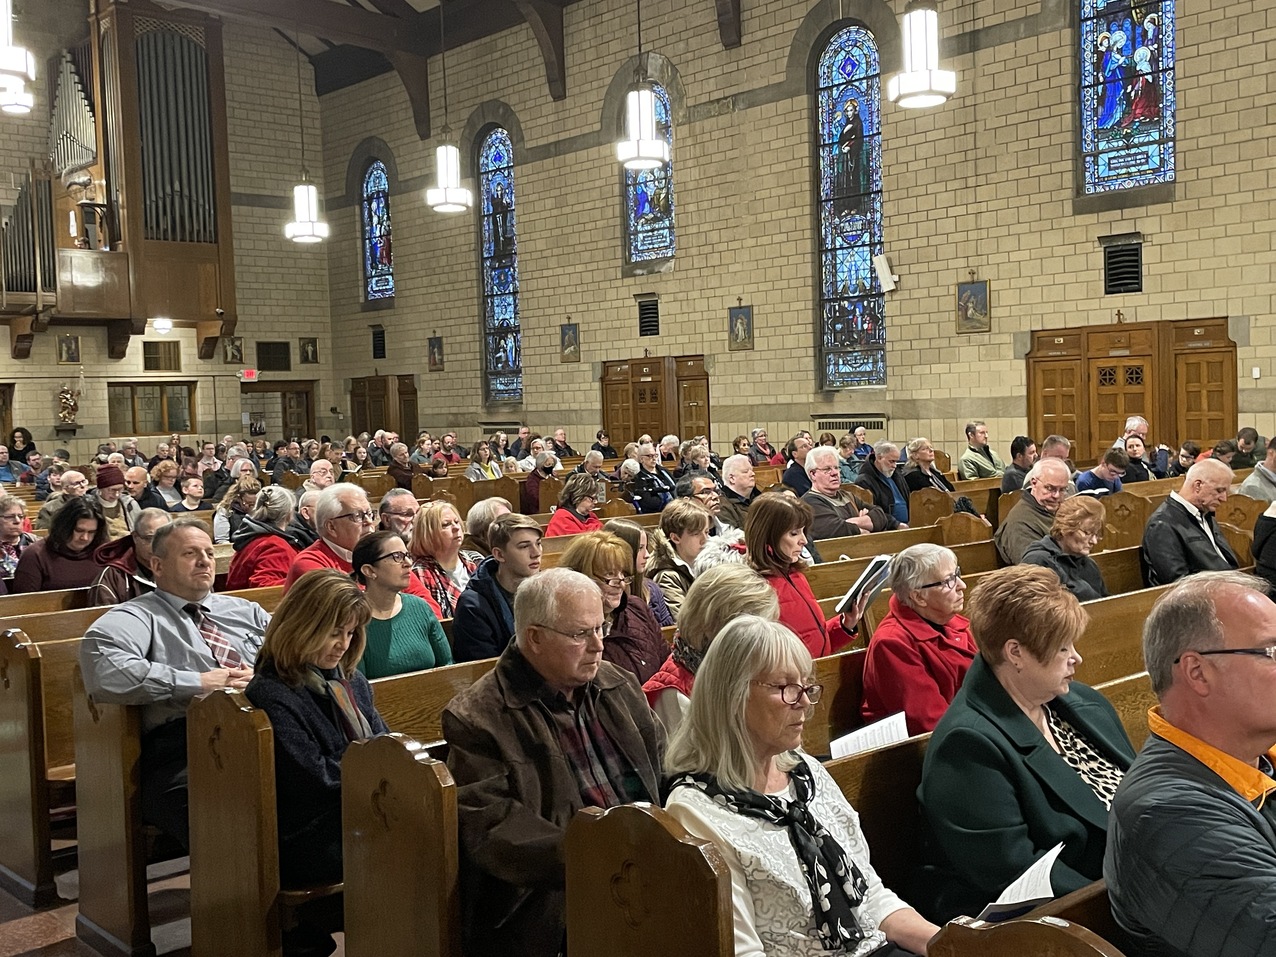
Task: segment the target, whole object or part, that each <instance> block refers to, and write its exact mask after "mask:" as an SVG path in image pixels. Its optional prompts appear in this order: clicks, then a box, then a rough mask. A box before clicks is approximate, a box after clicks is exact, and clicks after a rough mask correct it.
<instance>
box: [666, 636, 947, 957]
mask: <svg viewBox="0 0 1276 957" xmlns="http://www.w3.org/2000/svg"><path fill="white" fill-rule="evenodd" d="M822 692H823V689H822V688H821V687H820V686H819V685H816V684H812V682H811V656H810V654H809V653H808V652H807V650H806V648H805V646H804V645H803V643H802V641H801V640H800V639H799V638H798V637H797V636H796V635H794V634H793V632H792V631H790V630H789V629H788V628H785V627H784V626H783V625H780V624H776V623H775V622H772V621H768V620H767V619H765V618H759V617H756V616H753V615H742V616H740V617H738V618H736V619H735V620H734V621H732V622H731V623H730V624H728V625H727V626H726V627H725V628H723V629H722V631H721V632H720V633H719V635H718V637H717V638H715V639H714V641H713V644H712V645H710V647H709V650H708V651H707V652H706V653H705V656H704V662H703V663H702V664H701V666H700V669H699V671H698V672H697V674H696V687H695V693H694V694H693V695H692V696H691V703H690V707H689V709H688V711H687V715H686V717H685V718H684V719H683V721H682V724H681V725H680V726H679V728H678V730H677V731H676V732H675V733H674V735H673V738H672V739H671V740H670V742H669V748H668V750H667V751H666V752H665V772H666V774H667V779H666V785H665V787H666V794H667V798H666V801H665V810H667V811H668V812H669V814H670V815H672V816H673V817H674V818H676V819H677V820H678V822H679V823H680V824H681V825H682V826H683V827H685V828H686V829H687V830H688V831H689V832H690V833H691V834H693V835H695V836H696V837H699V838H704V839H706V840H710V841H712V842H713V843H714V844H715V845H717V847H718V850H719V851H720V852H721V854H722V856H723V858H724V859H725V861H726V863H727V867H728V868H729V870H730V872H731V904H732V911H733V918H734V924H735V953H736V954H748V955H759V954H784V955H786V957H817V955H825V954H842V955H852V954H853V955H858V957H868V955H870V954H871V955H874V957H902V955H908V954H925V953H926V948H927V945H928V943H929V941H930V939H931V938H932V937H933V936H934V935H935V934H936V933H938V932H939V928H938V927H936V926H935V925H934V924H932V923H930V922H929V921H927V920H926V919H925V918H923V917H922V916H921V915H920V914H919V913H917V911H916V910H914V909H913V908H911V907H909V906H908V904H907V903H905V902H904V901H903V900H901V899H900V898H899V897H898V896H896V894H894V893H893V892H892V891H891V890H890V889H888V888H887V887H885V886H884V885H883V884H882V881H881V879H880V878H879V877H878V876H877V873H876V871H874V870H873V865H872V863H871V861H870V858H869V848H868V843H867V841H866V840H865V837H864V832H863V831H862V830H861V829H860V825H859V818H858V816H857V815H856V813H855V810H854V808H852V807H851V806H850V804H848V803H847V801H846V798H845V797H844V796H843V795H842V791H841V789H840V788H839V787H838V786H837V784H836V783H835V782H834V780H833V778H832V777H831V776H830V775H829V773H828V771H826V770H825V769H824V767H823V765H821V764H820V762H819V761H817V760H815V759H814V758H812V757H809V756H808V755H806V754H804V753H803V752H802V750H801V746H802V727H803V724H804V723H805V721H806V719H807V718H808V717H810V714H811V711H812V705H814V704H815V703H816V702H818V701H819V700H820V697H821V694H822Z"/></svg>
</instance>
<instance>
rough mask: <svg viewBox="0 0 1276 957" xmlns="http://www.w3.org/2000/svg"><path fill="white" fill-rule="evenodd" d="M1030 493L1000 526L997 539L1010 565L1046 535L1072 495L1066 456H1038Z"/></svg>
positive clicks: (1022, 498) (1028, 486) (1028, 492)
mask: <svg viewBox="0 0 1276 957" xmlns="http://www.w3.org/2000/svg"><path fill="white" fill-rule="evenodd" d="M1027 482H1028V484H1027V487H1026V491H1027V494H1026V495H1024V496H1023V497H1021V498H1020V499H1019V501H1018V502H1017V503H1016V504H1015V507H1014V508H1012V509H1011V510H1010V513H1009V514H1008V515H1007V516H1006V517H1005V519H1003V520H1002V522H1001V524H1000V525H998V526H997V533H996V534H995V535H994V536H993V540H994V541H995V542H996V543H997V554H998V555H1000V556H1001V560H1002V561H1003V562H1005V563H1006V564H1007V565H1018V564H1019V563H1020V562H1021V561H1023V556H1024V552H1026V551H1027V550H1028V548H1029V547H1030V546H1031V545H1033V544H1035V543H1036V542H1037V541H1039V540H1040V539H1042V538H1044V537H1045V536H1046V535H1048V534H1050V526H1051V525H1053V524H1054V515H1055V512H1057V511H1059V504H1060V503H1061V502H1062V501H1063V500H1064V499H1065V498H1067V497H1068V466H1067V465H1065V464H1064V462H1063V460H1062V459H1038V460H1037V464H1036V465H1034V466H1033V467H1032V469H1031V470H1030V471H1029V472H1028V479H1027Z"/></svg>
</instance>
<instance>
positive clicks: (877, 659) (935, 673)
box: [861, 543, 976, 735]
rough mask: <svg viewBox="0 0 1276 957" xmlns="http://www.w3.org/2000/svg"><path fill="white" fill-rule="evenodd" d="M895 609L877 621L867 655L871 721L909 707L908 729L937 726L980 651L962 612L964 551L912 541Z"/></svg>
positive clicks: (892, 583)
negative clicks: (960, 562)
mask: <svg viewBox="0 0 1276 957" xmlns="http://www.w3.org/2000/svg"><path fill="white" fill-rule="evenodd" d="M887 585H888V586H889V588H890V590H891V595H890V611H889V612H888V613H887V615H886V617H885V618H883V619H882V620H881V621H880V622H878V624H877V627H876V628H874V629H873V634H872V636H871V637H870V638H869V642H868V654H867V656H866V658H865V661H864V701H863V704H862V706H861V711H862V714H863V716H864V720H865V721H866V722H872V721H880V720H881V719H883V718H887V717H890V716H891V715H893V714H896V713H898V712H901V711H902V712H903V713H904V718H905V720H906V721H907V724H908V733H909V734H910V735H911V734H925V733H926V732H928V731H933V730H934V729H935V725H936V724H937V723H938V722H939V719H940V718H941V717H942V716H943V714H944V712H945V711H946V710H947V709H948V705H949V703H950V702H951V701H952V700H953V698H954V697H955V696H956V694H957V692H958V690H959V689H960V688H961V684H962V680H963V679H964V678H965V677H966V672H967V671H969V670H970V663H971V662H972V661H973V660H974V658H975V655H976V648H975V643H974V640H973V639H972V638H971V637H970V622H969V621H968V620H967V619H966V618H965V617H964V616H962V615H961V609H962V604H963V601H964V594H965V590H966V584H965V582H963V581H962V580H961V569H960V568H958V567H957V556H956V555H954V554H953V552H952V549H949V548H945V547H944V546H942V545H935V544H931V543H923V544H920V545H912V546H910V547H908V548H906V549H904V550H903V551H902V552H900V553H899V554H898V555H896V556H895V558H894V560H893V561H892V563H891V570H890V577H889V578H888V579H887Z"/></svg>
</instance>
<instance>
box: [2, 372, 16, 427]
mask: <svg viewBox="0 0 1276 957" xmlns="http://www.w3.org/2000/svg"><path fill="white" fill-rule="evenodd" d="M13 392H14V383H12V382H5V383H3V384H0V435H3V436H4V439H3V441H5V442H8V441H9V440H10V439H11V438H13Z"/></svg>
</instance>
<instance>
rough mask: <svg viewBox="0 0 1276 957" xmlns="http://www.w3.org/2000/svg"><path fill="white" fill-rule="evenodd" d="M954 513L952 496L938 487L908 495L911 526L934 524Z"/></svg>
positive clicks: (909, 522) (923, 489)
mask: <svg viewBox="0 0 1276 957" xmlns="http://www.w3.org/2000/svg"><path fill="white" fill-rule="evenodd" d="M976 507H978V505H976ZM952 513H953V500H952V498H951V497H950V496H949V494H948V493H947V492H941V491H940V490H939V489H937V488H922V489H918V490H917V491H916V492H913V493H912V494H910V495H909V496H908V524H909V525H910V526H911V527H914V528H915V527H917V526H919V525H934V524H935V523H936V522H938V521H939V520H940V519H941V518H945V517H946V516H949V515H951V514H952Z"/></svg>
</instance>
